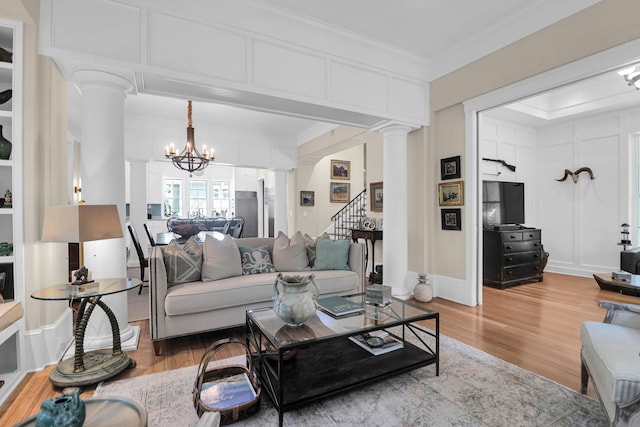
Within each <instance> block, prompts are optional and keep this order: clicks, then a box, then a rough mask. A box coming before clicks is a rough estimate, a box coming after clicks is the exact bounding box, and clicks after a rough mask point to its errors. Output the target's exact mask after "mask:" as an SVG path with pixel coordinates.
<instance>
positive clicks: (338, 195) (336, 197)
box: [329, 182, 351, 203]
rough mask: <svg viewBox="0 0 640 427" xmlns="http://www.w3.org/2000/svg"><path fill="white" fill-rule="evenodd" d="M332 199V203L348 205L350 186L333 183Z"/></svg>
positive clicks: (343, 183) (330, 192) (330, 191)
mask: <svg viewBox="0 0 640 427" xmlns="http://www.w3.org/2000/svg"><path fill="white" fill-rule="evenodd" d="M329 185H330V190H329V194H330V198H329V201H330V202H331V203H347V202H348V201H349V199H350V190H351V188H350V184H349V183H347V182H331V183H329Z"/></svg>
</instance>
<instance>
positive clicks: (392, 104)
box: [389, 78, 429, 124]
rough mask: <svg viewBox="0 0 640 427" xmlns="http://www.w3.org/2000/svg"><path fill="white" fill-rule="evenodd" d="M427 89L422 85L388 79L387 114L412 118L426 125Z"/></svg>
mask: <svg viewBox="0 0 640 427" xmlns="http://www.w3.org/2000/svg"><path fill="white" fill-rule="evenodd" d="M427 108H428V87H427V86H426V85H425V84H422V83H416V82H411V81H407V80H401V79H397V78H391V79H389V112H390V113H391V114H393V115H399V116H402V117H413V118H415V119H416V120H419V121H420V122H421V123H425V124H426V123H428V120H429V118H428V117H427Z"/></svg>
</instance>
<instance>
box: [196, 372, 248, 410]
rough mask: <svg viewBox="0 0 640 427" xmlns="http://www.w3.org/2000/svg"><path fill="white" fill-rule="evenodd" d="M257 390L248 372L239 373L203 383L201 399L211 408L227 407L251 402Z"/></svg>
mask: <svg viewBox="0 0 640 427" xmlns="http://www.w3.org/2000/svg"><path fill="white" fill-rule="evenodd" d="M255 397H256V392H255V390H254V389H253V386H252V385H251V381H249V377H247V374H244V373H243V374H237V375H233V376H230V377H227V378H223V379H220V380H217V381H212V382H208V383H204V384H202V391H201V392H200V400H201V401H202V403H204V404H205V405H207V406H209V407H211V408H217V409H226V408H230V407H232V406H237V405H241V404H243V403H245V402H249V401H251V400H253V399H254V398H255Z"/></svg>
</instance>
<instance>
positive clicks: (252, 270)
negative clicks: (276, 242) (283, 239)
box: [239, 246, 276, 275]
mask: <svg viewBox="0 0 640 427" xmlns="http://www.w3.org/2000/svg"><path fill="white" fill-rule="evenodd" d="M239 248H240V258H242V274H243V275H247V274H258V273H274V272H275V271H276V269H275V268H274V267H273V263H272V262H271V255H269V247H268V246H261V247H259V248H247V247H245V246H239Z"/></svg>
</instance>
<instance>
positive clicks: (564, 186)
mask: <svg viewBox="0 0 640 427" xmlns="http://www.w3.org/2000/svg"><path fill="white" fill-rule="evenodd" d="M638 131H640V109H633V110H620V111H615V112H610V113H606V114H602V115H599V116H595V117H586V118H582V119H577V120H571V121H565V122H561V123H554V124H550V125H548V126H544V127H539V128H536V129H533V128H527V127H523V126H520V125H517V124H514V123H508V122H505V121H499V120H495V119H489V118H483V119H482V120H481V124H480V154H481V156H482V157H491V158H499V159H503V160H506V161H507V162H508V163H511V164H514V165H516V172H515V173H512V172H510V171H509V170H507V169H506V168H504V167H502V166H497V167H496V166H495V165H493V164H489V162H482V161H481V165H480V167H481V171H482V179H497V180H502V181H522V182H525V183H526V190H525V195H526V201H525V205H526V209H525V211H526V212H525V217H526V224H527V225H528V226H534V227H538V228H541V229H542V243H543V245H544V249H545V251H548V252H549V254H550V255H549V261H548V264H547V267H546V269H545V271H550V272H557V273H564V274H571V275H576V276H585V277H589V276H591V275H592V274H593V273H597V272H610V271H613V270H617V269H619V268H620V255H619V253H620V251H621V250H622V247H621V246H619V245H617V242H619V241H620V230H621V228H620V225H621V224H622V223H623V222H627V223H629V224H631V225H632V229H635V227H637V220H636V218H637V208H636V196H635V195H636V194H637V191H638V190H637V185H636V182H637V168H638V162H637V154H636V142H635V141H636V138H634V137H633V135H632V134H633V133H636V132H638ZM580 167H589V168H591V170H592V171H593V174H594V177H595V179H593V180H591V179H590V177H589V176H588V174H587V173H582V174H580V175H579V178H578V182H577V183H574V182H573V180H572V178H571V177H568V178H567V179H566V180H565V181H562V182H560V181H557V180H558V179H561V178H562V177H563V175H564V170H565V169H569V170H571V171H575V170H576V169H578V168H580ZM496 169H497V170H496ZM498 171H500V172H501V174H500V175H498V176H496V175H495V174H496V173H497V172H498ZM492 174H493V175H492ZM532 193H533V194H532ZM632 238H633V234H632ZM633 243H634V245H636V246H637V245H638V242H633Z"/></svg>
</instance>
